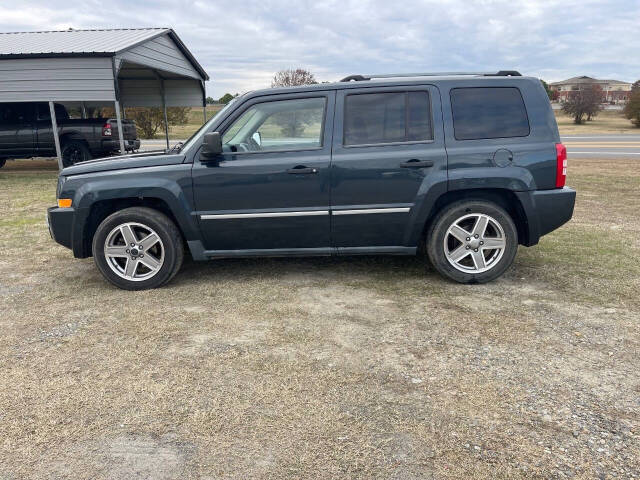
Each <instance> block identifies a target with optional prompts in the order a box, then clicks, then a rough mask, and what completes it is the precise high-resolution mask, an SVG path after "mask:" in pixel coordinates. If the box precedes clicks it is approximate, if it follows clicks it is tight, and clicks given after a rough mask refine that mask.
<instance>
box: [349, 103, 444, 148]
mask: <svg viewBox="0 0 640 480" xmlns="http://www.w3.org/2000/svg"><path fill="white" fill-rule="evenodd" d="M344 125H345V128H344V144H345V145H372V144H380V143H394V142H413V141H425V140H433V134H432V131H431V108H430V102H429V93H428V92H397V93H396V92H394V93H365V94H355V95H347V97H346V98H345V116H344Z"/></svg>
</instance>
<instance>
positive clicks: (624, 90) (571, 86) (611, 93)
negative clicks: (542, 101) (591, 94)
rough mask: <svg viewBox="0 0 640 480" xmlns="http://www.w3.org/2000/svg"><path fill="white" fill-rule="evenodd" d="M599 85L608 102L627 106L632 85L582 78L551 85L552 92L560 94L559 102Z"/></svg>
mask: <svg viewBox="0 0 640 480" xmlns="http://www.w3.org/2000/svg"><path fill="white" fill-rule="evenodd" d="M594 84H596V85H599V86H600V88H602V91H603V92H604V97H605V101H606V102H612V103H615V104H625V103H627V101H628V100H629V95H631V83H629V82H621V81H620V80H598V79H597V78H592V77H587V76H584V75H583V76H582V77H573V78H569V79H567V80H562V81H561V82H553V83H550V84H549V87H551V90H555V91H557V92H558V101H559V102H562V101H564V100H566V99H567V98H568V96H569V94H570V93H571V92H572V91H576V90H582V89H583V88H586V87H589V86H591V85H594Z"/></svg>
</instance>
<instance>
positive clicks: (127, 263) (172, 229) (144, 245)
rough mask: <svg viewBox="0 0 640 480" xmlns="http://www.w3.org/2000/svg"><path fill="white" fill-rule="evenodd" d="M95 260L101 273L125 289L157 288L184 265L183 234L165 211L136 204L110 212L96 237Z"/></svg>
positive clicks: (99, 227)
mask: <svg viewBox="0 0 640 480" xmlns="http://www.w3.org/2000/svg"><path fill="white" fill-rule="evenodd" d="M92 248H93V259H94V261H95V264H96V266H97V267H98V270H100V273H102V275H103V276H104V277H105V278H106V279H107V280H108V281H109V282H111V283H112V284H113V285H115V286H117V287H119V288H122V289H124V290H146V289H149V288H157V287H160V286H161V285H164V284H165V283H167V282H168V281H169V280H171V279H172V278H173V277H174V276H175V274H176V273H178V270H180V266H181V265H182V260H183V257H184V250H183V245H182V237H181V236H180V232H179V231H178V228H177V227H176V226H175V224H174V223H173V222H172V221H171V220H170V219H169V218H168V217H167V216H166V215H164V214H162V213H160V212H158V211H157V210H153V209H151V208H147V207H132V208H126V209H124V210H120V211H118V212H115V213H113V214H112V215H109V216H108V217H107V218H105V219H104V220H103V221H102V223H101V224H100V225H99V226H98V229H97V230H96V233H95V235H94V236H93V247H92Z"/></svg>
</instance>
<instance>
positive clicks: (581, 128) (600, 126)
mask: <svg viewBox="0 0 640 480" xmlns="http://www.w3.org/2000/svg"><path fill="white" fill-rule="evenodd" d="M220 108H221V107H220V106H209V107H207V116H208V118H211V117H212V116H213V115H214V114H215V113H217V112H218V111H219V110H220ZM554 113H555V114H556V119H557V121H558V128H559V129H560V135H580V134H585V135H586V134H591V135H593V134H623V133H631V134H633V133H635V134H640V128H635V127H634V126H633V124H632V123H631V122H630V121H629V120H627V119H626V118H625V117H624V116H623V115H622V112H619V111H613V110H605V111H602V112H600V113H599V114H598V116H597V117H596V118H595V119H594V120H592V121H590V122H586V123H585V124H583V125H575V124H574V123H573V118H571V117H568V116H566V115H564V114H563V113H562V112H560V111H558V110H554ZM203 118H204V117H203V114H202V108H192V109H191V112H190V113H189V122H188V123H187V124H186V125H175V126H171V127H170V129H169V138H170V139H172V140H183V139H186V138H189V137H190V136H191V135H192V134H193V133H194V132H195V131H196V130H197V129H198V128H200V126H201V125H202V120H203ZM157 138H164V137H163V135H161V134H158V136H157Z"/></svg>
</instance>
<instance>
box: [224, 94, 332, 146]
mask: <svg viewBox="0 0 640 480" xmlns="http://www.w3.org/2000/svg"><path fill="white" fill-rule="evenodd" d="M325 104H326V100H325V97H316V98H300V99H293V100H276V101H271V102H263V103H258V104H256V105H252V106H251V107H250V108H249V109H248V110H246V111H245V112H244V113H243V114H242V115H240V117H238V118H237V119H236V120H235V121H234V122H233V123H232V124H231V125H230V127H229V128H228V129H227V130H226V132H225V133H224V134H223V136H222V148H223V150H224V151H225V152H238V153H242V152H273V151H283V150H306V149H312V148H320V147H321V146H322V122H323V121H324V111H325Z"/></svg>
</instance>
